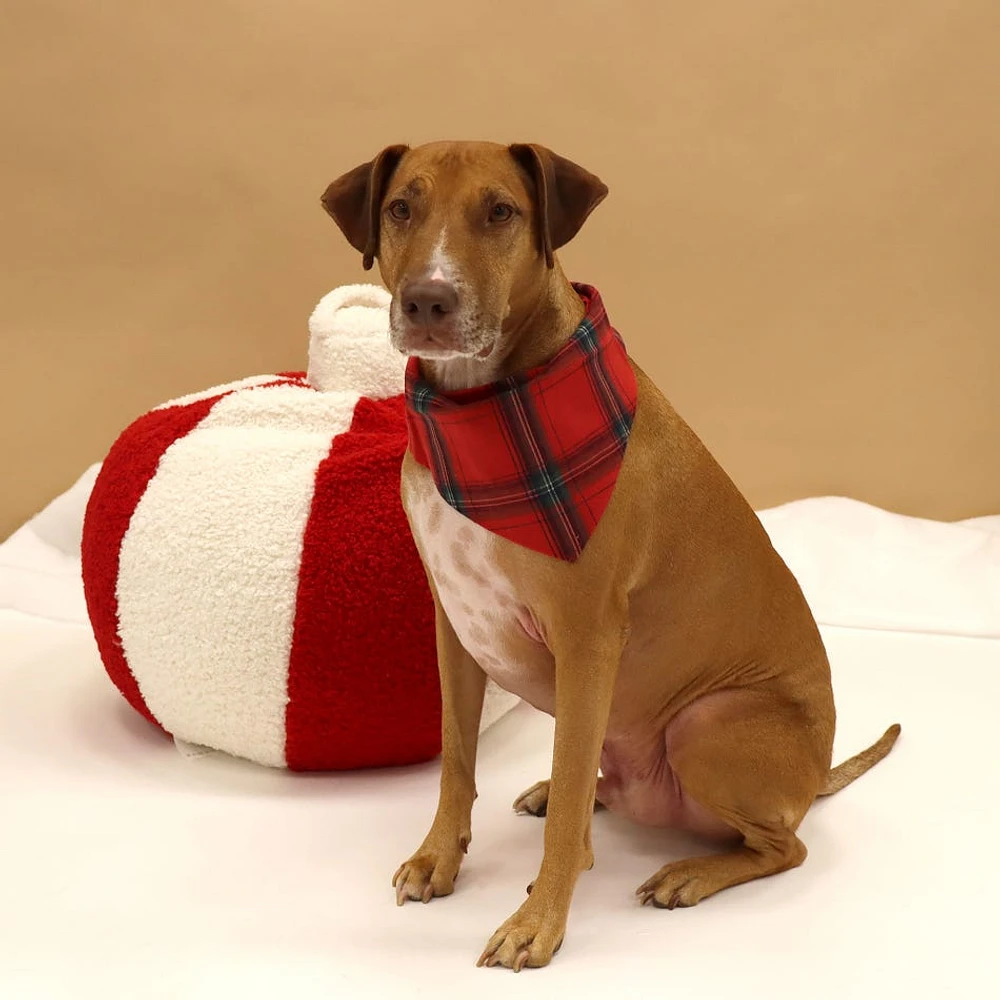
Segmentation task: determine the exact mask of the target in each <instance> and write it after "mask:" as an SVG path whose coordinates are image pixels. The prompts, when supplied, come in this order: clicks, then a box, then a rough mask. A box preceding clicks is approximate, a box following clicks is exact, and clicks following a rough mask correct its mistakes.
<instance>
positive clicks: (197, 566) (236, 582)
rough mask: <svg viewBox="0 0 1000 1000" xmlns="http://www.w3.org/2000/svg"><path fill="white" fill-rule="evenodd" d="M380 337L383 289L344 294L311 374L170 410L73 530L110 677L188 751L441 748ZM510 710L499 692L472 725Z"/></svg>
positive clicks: (426, 622) (128, 439)
mask: <svg viewBox="0 0 1000 1000" xmlns="http://www.w3.org/2000/svg"><path fill="white" fill-rule="evenodd" d="M387 330H388V311H387V297H386V293H385V292H384V291H383V290H381V289H376V288H374V286H349V287H348V288H346V289H336V290H335V291H334V292H332V293H331V294H330V295H328V296H326V297H325V298H324V299H323V301H322V302H321V303H320V305H319V306H318V307H317V309H316V311H315V312H314V313H313V316H312V318H311V320H310V332H311V343H310V372H311V375H310V378H308V379H307V378H306V377H305V375H304V374H303V373H284V374H279V375H261V376H254V377H251V378H247V379H241V380H238V381H236V382H232V383H228V384H226V385H224V386H217V387H215V388H213V389H209V390H205V391H203V392H197V393H192V394H190V395H188V396H184V397H182V398H180V399H177V400H173V401H171V402H169V403H166V404H164V405H163V406H161V407H158V408H157V409H155V410H153V411H152V412H150V413H148V414H146V415H145V416H143V417H140V418H139V419H138V420H137V421H135V423H133V424H132V425H131V426H130V427H129V428H127V429H126V431H125V432H124V433H123V434H122V435H121V436H120V437H119V439H118V441H117V442H116V443H115V445H114V447H113V448H112V449H111V452H110V454H109V455H108V457H107V459H106V460H105V462H104V464H103V466H102V468H101V471H100V474H99V475H98V478H97V482H96V483H95V486H94V489H93V492H92V494H91V497H90V501H89V504H88V508H87V514H86V518H85V522H84V532H83V546H82V554H83V576H84V586H85V592H86V599H87V607H88V612H89V614H90V618H91V622H92V624H93V627H94V632H95V635H96V637H97V641H98V646H99V648H100V651H101V655H102V658H103V660H104V663H105V666H106V668H107V670H108V673H109V675H110V676H111V679H112V680H113V681H114V683H115V684H116V685H117V686H118V687H119V689H120V690H121V691H122V693H123V694H124V695H125V697H126V698H127V699H128V701H129V702H130V704H132V706H133V707H134V708H136V709H137V710H138V711H140V712H141V713H142V714H143V715H145V716H146V717H147V718H149V719H150V720H152V721H154V722H155V723H156V724H158V725H160V726H161V727H162V728H163V729H165V730H166V731H167V732H168V733H170V734H172V735H173V736H174V737H175V738H176V739H177V741H178V744H179V745H182V746H186V745H190V744H194V745H197V746H205V747H211V748H215V749H219V750H223V751H226V752H228V753H231V754H234V755H237V756H241V757H246V758H249V759H251V760H254V761H257V762H259V763H261V764H267V765H271V766H278V767H290V768H293V769H296V770H318V769H323V770H326V769H343V768H356V767H372V766H382V765H390V764H407V763H415V762H418V761H422V760H427V759H429V758H431V757H433V756H434V755H436V754H437V753H438V752H439V749H440V711H441V707H440V692H439V686H438V677H437V665H436V654H435V643H434V621H433V619H434V610H433V603H432V601H431V598H430V594H429V592H428V589H427V584H426V577H425V575H424V572H423V569H422V567H421V565H420V561H419V557H418V555H417V552H416V549H415V547H414V545H413V542H412V539H411V537H410V533H409V529H408V526H407V524H406V519H405V515H404V513H403V509H402V505H401V503H400V499H399V471H400V464H401V462H402V457H403V454H404V451H405V448H406V427H405V420H404V415H403V402H402V396H401V395H400V393H401V390H402V380H403V362H402V359H400V358H397V357H395V356H393V355H392V353H391V349H389V347H388V335H387ZM366 343H367V345H368V347H369V349H370V354H371V357H370V362H371V363H370V364H367V365H366V364H365V363H364V357H365V353H364V349H363V348H364V345H365V344H366ZM341 352H342V355H343V358H344V360H345V365H344V370H343V371H341V370H340V369H339V368H338V364H337V362H338V359H339V358H340V357H341ZM313 379H315V380H316V381H318V382H321V383H322V385H323V389H322V391H321V390H320V388H319V386H318V385H316V384H314V382H313ZM351 385H354V386H357V387H356V388H350V387H349V386H351ZM515 703H516V699H515V698H513V697H512V696H509V695H507V694H506V693H505V692H502V691H500V690H499V689H498V688H496V687H495V686H493V685H490V687H489V689H488V695H487V705H486V709H485V711H484V716H483V728H486V727H487V726H488V725H490V724H492V722H494V721H496V719H497V718H499V717H500V716H501V715H503V714H505V712H506V711H507V710H509V709H510V708H511V707H513V705H514V704H515Z"/></svg>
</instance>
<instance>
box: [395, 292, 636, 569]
mask: <svg viewBox="0 0 1000 1000" xmlns="http://www.w3.org/2000/svg"><path fill="white" fill-rule="evenodd" d="M573 287H574V288H575V289H576V291H577V293H578V294H579V296H580V297H581V298H582V299H583V302H584V305H585V306H586V310H587V312H586V316H585V317H584V319H583V321H582V322H581V323H580V325H579V326H578V327H577V329H576V331H575V332H574V333H573V336H572V337H571V338H570V340H569V342H568V343H567V344H566V346H565V347H564V348H562V350H560V351H559V353H558V354H556V356H555V357H554V358H552V360H551V361H549V362H548V363H547V364H545V365H543V366H541V367H540V368H536V369H534V370H533V371H530V372H526V373H524V374H520V375H512V376H510V377H509V378H506V379H503V380H502V381H500V382H495V383H493V384H492V385H488V386H481V387H477V388H474V389H467V390H462V391H460V392H453V393H442V392H438V391H437V390H436V389H434V388H433V387H432V386H431V385H430V384H428V383H427V382H426V381H425V380H424V379H423V378H422V377H421V375H420V364H419V361H418V360H417V359H416V358H411V359H410V361H409V364H408V365H407V369H406V423H407V429H408V432H409V444H410V451H411V453H412V455H413V457H414V459H415V460H416V461H417V462H419V463H420V464H421V465H423V466H425V467H426V468H428V469H429V470H430V471H431V473H432V474H433V476H434V482H435V483H436V485H437V488H438V492H439V493H440V494H441V496H442V497H443V498H444V499H445V500H446V501H447V502H448V503H449V504H450V505H451V506H452V507H454V508H455V510H457V511H458V512H459V513H461V514H464V515H465V516H466V517H468V518H470V519H471V520H473V521H475V522H476V523H477V524H479V525H481V526H482V527H484V528H487V529H488V530H489V531H492V532H495V533H496V534H498V535H501V536H502V537H504V538H507V539H509V540H510V541H512V542H516V543H517V544H518V545H524V546H526V547H527V548H529V549H534V550H535V551H536V552H542V553H544V554H545V555H548V556H554V557H555V558H558V559H566V560H569V561H573V560H575V559H576V558H577V557H578V556H579V555H580V553H581V552H582V551H583V547H584V545H586V544H587V539H588V538H590V536H591V534H592V533H593V531H594V528H595V527H596V526H597V523H598V521H599V520H600V519H601V515H602V514H603V513H604V509H605V508H606V507H607V504H608V500H609V499H610V498H611V493H612V491H613V490H614V487H615V482H616V481H617V479H618V470H619V468H620V467H621V462H622V457H623V456H624V454H625V448H626V446H627V445H628V438H629V433H630V432H631V429H632V421H633V419H634V417H635V406H636V380H635V373H634V371H633V370H632V366H631V363H630V362H629V359H628V354H627V353H626V351H625V345H624V344H623V343H622V339H621V337H620V336H619V334H618V331H617V330H615V329H614V327H612V326H611V324H610V323H609V322H608V316H607V313H606V312H605V311H604V304H603V303H602V302H601V297H600V295H599V294H598V293H597V290H596V289H594V288H591V287H589V286H587V285H576V284H575V285H574V286H573Z"/></svg>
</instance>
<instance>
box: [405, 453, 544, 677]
mask: <svg viewBox="0 0 1000 1000" xmlns="http://www.w3.org/2000/svg"><path fill="white" fill-rule="evenodd" d="M409 478H410V480H411V488H410V489H409V491H408V496H407V507H408V510H409V514H410V520H411V524H412V527H413V534H414V537H415V538H416V541H417V546H418V548H419V549H420V553H421V556H422V557H423V559H424V562H425V564H426V565H427V568H428V570H429V571H430V574H431V576H432V577H433V579H434V585H435V587H436V588H437V592H438V597H439V598H440V600H441V606H442V607H443V608H444V612H445V614H446V615H447V616H448V620H449V621H450V622H451V625H452V628H454V630H455V634H456V635H457V636H458V639H459V641H460V642H461V643H462V645H463V646H464V647H465V648H466V649H467V650H468V651H469V652H470V653H471V654H472V656H473V657H474V658H475V660H476V661H477V662H478V663H479V665H480V666H481V667H482V668H483V670H485V671H486V673H487V674H489V675H490V677H492V678H493V679H494V680H495V681H496V682H497V683H498V684H499V685H500V686H501V687H504V688H506V689H507V690H509V691H514V692H515V693H519V691H518V689H519V688H520V687H521V684H522V682H523V677H522V675H523V673H524V671H525V669H526V668H527V667H528V666H530V664H528V663H526V662H524V661H523V659H522V657H520V656H518V654H517V653H516V652H515V650H517V649H521V650H523V649H524V648H525V646H526V645H527V648H529V649H530V648H536V649H537V650H538V652H539V653H540V654H547V650H545V647H544V645H542V643H541V642H540V641H538V640H539V639H540V636H538V633H537V629H536V628H535V626H534V623H533V622H532V621H531V618H530V615H529V613H528V612H527V610H526V609H525V607H524V606H523V604H522V603H521V602H520V601H519V600H518V597H517V592H516V589H515V587H514V583H513V581H512V580H511V579H510V578H509V577H508V576H507V575H506V574H505V573H503V572H502V570H501V569H500V567H499V565H498V563H497V560H496V547H497V544H498V542H497V538H496V536H495V535H493V534H492V533H491V532H489V531H487V530H486V529H485V528H483V527H480V526H479V525H478V524H476V523H475V522H473V521H470V520H469V519H468V518H466V517H463V516H462V515H461V514H459V513H458V511H456V510H455V509H454V508H453V507H451V506H449V505H448V503H446V502H445V500H444V499H443V498H442V497H441V495H440V494H439V493H438V491H437V490H436V489H435V488H434V484H433V482H432V480H431V477H430V474H429V473H427V472H426V471H424V470H421V471H420V472H419V473H417V475H415V476H412V477H409ZM414 480H415V481H416V482H414Z"/></svg>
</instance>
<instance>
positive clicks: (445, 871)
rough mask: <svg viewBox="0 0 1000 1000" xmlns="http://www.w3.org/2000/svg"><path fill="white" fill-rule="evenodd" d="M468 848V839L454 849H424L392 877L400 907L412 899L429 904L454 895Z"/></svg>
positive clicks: (397, 903)
mask: <svg viewBox="0 0 1000 1000" xmlns="http://www.w3.org/2000/svg"><path fill="white" fill-rule="evenodd" d="M466 849H467V842H466V841H465V840H464V839H463V840H460V841H459V842H458V843H457V844H456V845H455V847H453V848H441V847H439V848H434V847H429V846H428V845H426V844H425V845H424V846H422V847H421V848H420V850H419V851H417V853H416V854H414V855H413V857H412V858H410V859H409V861H404V862H403V864H401V865H400V866H399V868H398V869H397V870H396V874H395V875H393V877H392V884H393V886H394V887H395V889H396V905H397V906H402V905H403V903H405V902H406V901H407V900H408V899H416V900H419V901H420V902H421V903H429V902H430V901H431V900H432V899H433V898H434V897H435V896H450V895H451V894H452V892H454V890H455V879H456V878H457V877H458V869H459V868H460V867H461V866H462V855H463V854H464V853H465V850H466Z"/></svg>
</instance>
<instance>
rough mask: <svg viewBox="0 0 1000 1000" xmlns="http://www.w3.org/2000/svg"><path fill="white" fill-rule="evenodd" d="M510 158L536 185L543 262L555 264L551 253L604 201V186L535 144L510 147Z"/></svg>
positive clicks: (573, 234) (566, 240)
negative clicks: (512, 158)
mask: <svg viewBox="0 0 1000 1000" xmlns="http://www.w3.org/2000/svg"><path fill="white" fill-rule="evenodd" d="M508 149H510V152H511V155H512V156H513V157H514V159H515V160H517V162H518V163H519V164H520V165H521V166H522V167H523V168H524V169H525V170H526V171H527V172H528V174H529V175H530V176H531V178H532V180H533V181H534V182H535V198H536V200H537V203H538V219H539V228H540V229H541V239H542V252H543V253H544V254H545V263H546V264H547V265H548V266H549V267H552V266H553V265H554V263H555V261H554V258H553V256H552V254H553V252H554V251H556V250H558V249H559V248H560V247H561V246H565V244H567V243H569V241H570V240H571V239H573V237H574V236H576V234H577V233H578V232H579V231H580V227H581V226H582V225H583V224H584V222H586V221H587V216H588V215H590V213H591V212H593V210H594V209H595V208H597V206H598V205H600V203H601V202H602V201H603V200H604V197H605V195H606V194H607V193H608V187H607V185H606V184H605V183H604V182H603V181H602V180H601V179H600V178H599V177H595V176H594V175H593V174H592V173H591V172H590V171H589V170H584V169H583V167H581V166H578V165H577V164H575V163H573V162H572V160H567V159H566V158H565V157H562V156H559V155H557V154H556V153H553V152H552V150H551V149H546V148H545V147H544V146H536V145H535V144H534V143H515V144H514V145H512V146H509V147H508Z"/></svg>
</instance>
